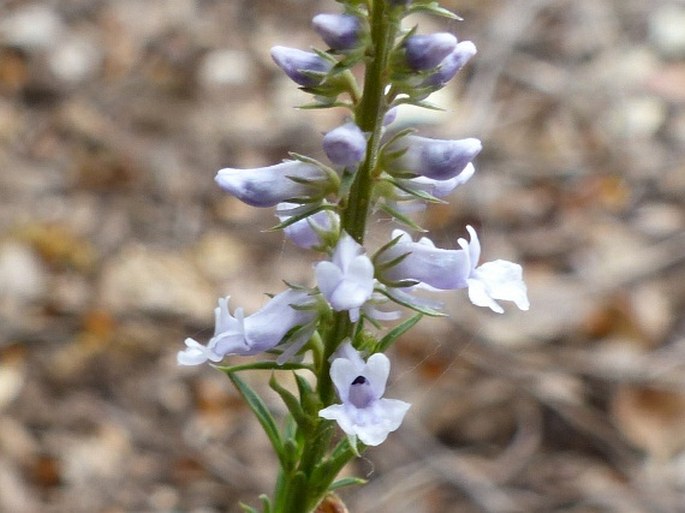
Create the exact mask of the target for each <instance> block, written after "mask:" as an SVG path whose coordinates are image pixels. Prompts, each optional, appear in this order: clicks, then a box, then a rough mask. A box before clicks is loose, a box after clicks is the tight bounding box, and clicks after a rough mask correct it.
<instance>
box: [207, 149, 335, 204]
mask: <svg viewBox="0 0 685 513" xmlns="http://www.w3.org/2000/svg"><path fill="white" fill-rule="evenodd" d="M215 181H216V183H217V184H218V185H219V187H221V188H222V189H223V190H224V191H226V192H228V193H230V194H232V195H233V196H235V197H236V198H238V199H239V200H241V201H243V202H245V203H247V204H248V205H252V206H253V207H273V206H274V205H276V204H277V203H280V202H282V201H286V200H291V199H296V198H306V197H310V196H311V195H312V194H316V193H317V192H320V191H317V187H318V188H321V187H325V183H326V182H327V175H326V173H325V172H324V171H323V170H321V169H320V168H319V167H317V166H315V165H314V164H309V163H307V162H301V161H299V160H285V161H283V162H281V163H280V164H275V165H273V166H267V167H259V168H254V169H236V168H230V167H227V168H224V169H221V170H219V172H218V173H217V174H216V177H215Z"/></svg>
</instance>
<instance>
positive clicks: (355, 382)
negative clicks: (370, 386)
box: [352, 376, 366, 385]
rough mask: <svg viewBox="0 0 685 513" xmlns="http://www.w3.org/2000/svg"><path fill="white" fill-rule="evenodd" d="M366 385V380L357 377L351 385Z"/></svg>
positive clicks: (362, 377)
mask: <svg viewBox="0 0 685 513" xmlns="http://www.w3.org/2000/svg"><path fill="white" fill-rule="evenodd" d="M364 383H366V378H365V377H364V376H357V377H356V378H354V381H353V382H352V384H353V385H363V384H364Z"/></svg>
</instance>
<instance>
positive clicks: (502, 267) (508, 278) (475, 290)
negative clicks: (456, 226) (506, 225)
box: [458, 226, 530, 313]
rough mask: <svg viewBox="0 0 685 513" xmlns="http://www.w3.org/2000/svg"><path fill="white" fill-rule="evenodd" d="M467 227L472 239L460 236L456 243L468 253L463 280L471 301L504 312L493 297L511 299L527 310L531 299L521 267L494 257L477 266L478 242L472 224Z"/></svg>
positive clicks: (494, 310) (478, 257)
mask: <svg viewBox="0 0 685 513" xmlns="http://www.w3.org/2000/svg"><path fill="white" fill-rule="evenodd" d="M466 229H467V230H468V232H469V235H470V236H471V242H470V243H469V242H467V241H466V240H465V239H459V241H458V242H459V246H461V247H462V249H463V250H464V251H465V252H466V254H467V255H468V260H469V264H470V265H469V267H470V273H469V276H468V278H467V279H466V283H467V285H468V288H469V299H470V300H471V302H472V303H473V304H474V305H476V306H487V307H488V308H490V310H492V311H493V312H497V313H504V309H503V308H502V307H501V306H500V305H499V304H498V303H497V301H495V300H496V299H501V300H504V301H513V302H514V304H515V305H516V306H517V307H518V308H519V309H520V310H528V309H529V308H530V302H529V301H528V292H527V289H526V284H525V283H524V281H523V269H522V268H521V266H520V265H519V264H515V263H514V262H509V261H508V260H494V261H492V262H485V263H484V264H482V265H480V266H478V267H476V266H477V265H478V260H479V259H480V242H479V241H478V235H476V230H474V229H473V227H472V226H467V227H466Z"/></svg>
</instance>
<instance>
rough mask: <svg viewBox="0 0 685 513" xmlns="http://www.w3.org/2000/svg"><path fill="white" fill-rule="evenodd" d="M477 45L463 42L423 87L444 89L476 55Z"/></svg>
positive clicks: (444, 60) (429, 77)
mask: <svg viewBox="0 0 685 513" xmlns="http://www.w3.org/2000/svg"><path fill="white" fill-rule="evenodd" d="M476 52H477V50H476V45H474V44H473V43H472V42H471V41H462V42H461V43H459V44H458V45H457V46H456V48H455V49H454V51H453V52H452V53H451V54H449V55H448V56H447V57H445V58H444V59H443V61H442V62H441V63H440V66H438V69H437V70H436V71H435V73H432V74H431V75H430V76H428V77H427V78H426V80H425V81H424V83H423V85H424V86H432V87H443V86H444V85H445V84H446V83H447V82H449V81H450V80H452V78H454V75H456V74H457V73H458V72H459V70H460V69H461V68H463V67H464V65H465V64H466V63H467V62H468V61H469V60H470V59H471V57H473V56H474V55H476Z"/></svg>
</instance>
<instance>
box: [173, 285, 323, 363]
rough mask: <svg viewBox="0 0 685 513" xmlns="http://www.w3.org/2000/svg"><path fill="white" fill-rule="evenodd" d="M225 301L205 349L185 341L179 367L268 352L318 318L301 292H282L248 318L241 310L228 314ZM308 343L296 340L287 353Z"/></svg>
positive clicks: (217, 310) (291, 290) (308, 297)
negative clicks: (295, 331) (298, 327)
mask: <svg viewBox="0 0 685 513" xmlns="http://www.w3.org/2000/svg"><path fill="white" fill-rule="evenodd" d="M228 300H229V298H228V297H226V298H221V299H219V306H217V308H215V310H214V315H215V325H214V336H213V337H212V338H211V339H210V340H209V342H208V343H207V345H206V346H203V345H202V344H200V343H199V342H197V341H196V340H194V339H192V338H188V339H186V340H185V344H186V349H185V350H183V351H179V353H178V355H177V360H178V363H179V365H198V364H201V363H204V362H206V361H207V360H209V361H211V362H219V361H221V360H222V359H223V358H224V357H225V356H227V355H253V354H257V353H262V352H264V351H269V350H271V349H273V348H274V347H276V346H277V345H278V344H280V343H281V342H282V341H283V338H284V337H285V336H286V334H287V333H288V332H289V331H290V330H291V329H293V328H295V327H296V326H306V325H309V324H310V323H312V322H313V321H314V320H315V318H316V315H317V314H316V311H315V310H314V309H312V308H311V306H312V299H311V297H310V296H309V294H308V293H307V292H305V291H301V290H293V289H288V290H286V291H284V292H281V293H280V294H277V295H276V296H274V297H273V298H272V299H270V300H269V302H268V303H267V304H266V305H264V306H263V307H262V308H261V309H259V310H257V311H256V312H255V313H253V314H252V315H249V316H247V317H245V315H244V312H243V309H242V308H237V309H236V310H235V316H233V315H231V313H230V311H229V309H228ZM295 307H297V308H295ZM304 331H305V332H306V331H307V330H304ZM307 340H308V337H307V338H306V339H304V340H303V339H302V337H298V339H297V340H296V341H294V342H295V343H296V344H297V345H299V347H296V348H293V347H290V348H289V351H288V352H289V354H294V353H295V352H297V350H299V349H300V348H301V347H302V345H303V344H304V343H306V342H307ZM291 342H293V341H291Z"/></svg>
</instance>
